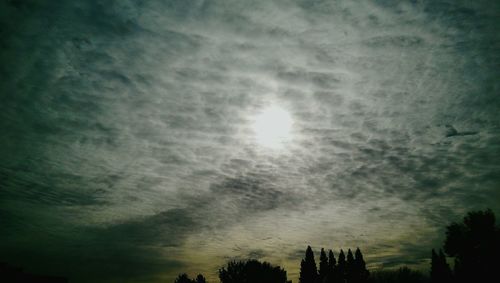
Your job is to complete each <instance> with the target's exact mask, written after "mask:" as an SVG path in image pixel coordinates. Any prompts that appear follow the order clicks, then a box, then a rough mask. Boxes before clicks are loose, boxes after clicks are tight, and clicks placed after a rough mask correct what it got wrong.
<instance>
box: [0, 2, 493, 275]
mask: <svg viewBox="0 0 500 283" xmlns="http://www.w3.org/2000/svg"><path fill="white" fill-rule="evenodd" d="M499 12H500V7H499V5H498V4H495V3H487V2H478V3H469V4H467V3H456V2H454V1H411V2H403V3H400V1H375V2H364V3H354V2H352V1H288V0H287V1H285V0H283V1H236V2H234V1H233V2H227V1H148V2H139V1H111V2H106V3H104V2H100V1H86V2H84V3H83V2H78V3H73V2H71V3H69V2H68V3H59V2H58V3H55V2H54V3H52V2H50V3H49V2H47V3H40V2H39V1H30V0H25V1H4V2H3V3H1V4H0V26H2V29H1V30H0V38H1V39H0V50H1V52H0V61H1V62H2V64H0V76H1V77H2V80H1V82H0V93H1V94H0V97H1V101H2V102H1V103H0V128H1V129H2V135H1V137H0V156H1V158H0V160H1V161H0V187H1V189H0V204H1V206H0V207H1V208H0V217H1V218H2V225H3V227H6V229H2V232H1V233H0V239H2V240H1V241H0V242H1V244H0V250H1V251H2V254H5V255H7V256H8V257H9V258H8V259H10V260H12V261H14V262H16V263H19V264H21V265H25V266H26V267H27V268H33V269H36V268H39V269H43V270H48V271H53V272H54V273H66V274H67V275H68V276H70V277H71V278H72V279H74V281H76V282H78V281H88V280H91V281H93V282H96V279H97V278H101V279H102V280H104V281H106V280H108V281H109V280H111V281H113V278H120V280H125V279H129V280H131V281H133V282H138V280H139V281H140V280H143V281H148V282H149V281H155V280H160V279H162V280H170V279H172V278H173V277H174V276H175V275H176V274H177V273H178V272H180V271H184V270H185V271H188V272H205V273H206V274H207V277H209V278H212V277H215V274H214V271H215V270H216V269H217V267H219V266H220V265H221V264H223V263H224V261H225V260H227V259H230V258H243V257H252V258H259V259H264V260H272V261H273V262H276V263H278V264H283V265H284V266H285V267H286V268H287V270H288V271H289V274H290V275H291V276H292V277H293V276H295V275H296V274H297V268H298V266H299V260H300V253H299V254H297V249H302V248H303V247H305V246H306V245H307V244H312V245H313V246H314V247H315V248H319V247H322V246H323V247H326V248H333V249H336V250H338V249H339V248H346V247H356V246H360V247H361V248H362V249H363V250H364V251H365V256H366V258H367V259H368V261H369V262H370V263H371V264H372V266H380V265H383V266H392V265H397V264H402V263H412V264H416V265H422V263H423V264H426V263H425V262H424V260H425V258H427V257H428V251H429V249H430V248H431V247H436V246H437V245H439V244H440V241H441V240H442V236H443V233H442V232H443V227H444V225H446V224H447V223H448V222H449V221H451V220H455V219H457V218H458V217H460V216H461V215H462V214H463V213H464V212H465V211H467V210H470V209H475V208H485V207H491V208H493V210H494V211H495V212H497V214H498V213H500V211H499V207H498V200H499V197H500V195H499V194H498V184H499V181H500V179H499V178H500V177H498V176H500V166H499V165H498V162H497V161H496V159H495V157H496V156H498V154H497V153H498V152H499V145H500V130H499V129H500V127H499V121H500V120H499V119H498V118H499V116H498V109H499V106H500V99H499V98H498V95H497V93H496V90H497V89H498V83H497V80H498V79H497V78H498V77H499V76H498V75H499V73H498V62H499V57H498V55H497V54H498V52H497V50H498V45H499V39H500V38H499V35H498V28H499V26H498V20H497V17H498V15H499ZM272 105H278V106H279V107H281V108H283V109H286V111H289V113H290V116H291V117H292V119H293V125H292V129H291V138H290V140H289V141H287V144H286V145H285V146H284V147H283V148H280V149H279V150H273V149H267V148H264V147H262V146H260V145H259V144H258V143H256V140H255V134H254V132H253V130H252V119H255V115H256V114H257V113H259V111H260V110H261V109H263V108H265V107H267V106H272ZM447 125H448V126H447ZM450 127H452V128H453V129H455V132H454V133H455V134H450ZM472 132H473V133H474V134H473V135H472V134H471V135H461V134H458V133H472ZM35 235H36V236H35ZM28 255H29V256H28ZM1 260H4V259H1ZM83 262H89V263H86V264H85V268H84V267H82V264H83ZM65 266H66V267H65ZM132 270H135V271H134V272H132Z"/></svg>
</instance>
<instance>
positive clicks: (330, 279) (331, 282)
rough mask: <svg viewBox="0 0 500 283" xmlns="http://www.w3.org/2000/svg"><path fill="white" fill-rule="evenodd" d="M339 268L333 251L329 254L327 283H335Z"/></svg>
mask: <svg viewBox="0 0 500 283" xmlns="http://www.w3.org/2000/svg"><path fill="white" fill-rule="evenodd" d="M336 268H337V261H336V260H335V256H334V255H333V251H332V250H330V251H329V252H328V275H327V278H326V282H327V283H335V282H336V281H335V269H336Z"/></svg>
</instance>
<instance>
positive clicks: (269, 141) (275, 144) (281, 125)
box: [253, 106, 293, 148]
mask: <svg viewBox="0 0 500 283" xmlns="http://www.w3.org/2000/svg"><path fill="white" fill-rule="evenodd" d="M292 122H293V121H292V117H291V116H290V114H289V113H288V112H287V111H286V110H284V109H283V108H281V107H277V106H272V107H269V108H266V109H264V110H263V111H262V112H261V113H260V114H258V115H257V117H256V119H255V122H254V124H253V130H254V132H255V137H256V140H257V143H259V144H260V145H262V146H265V147H269V148H279V147H281V146H282V145H283V143H284V142H286V141H287V140H289V139H290V137H291V136H290V130H291V128H292Z"/></svg>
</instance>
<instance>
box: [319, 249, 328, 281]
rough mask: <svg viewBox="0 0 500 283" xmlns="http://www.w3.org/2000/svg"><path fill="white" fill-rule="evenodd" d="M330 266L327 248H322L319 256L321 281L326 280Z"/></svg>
mask: <svg viewBox="0 0 500 283" xmlns="http://www.w3.org/2000/svg"><path fill="white" fill-rule="evenodd" d="M328 268H329V267H328V257H327V256H326V252H325V249H323V248H321V253H320V256H319V282H321V283H324V282H326V278H327V277H328V273H329V271H328Z"/></svg>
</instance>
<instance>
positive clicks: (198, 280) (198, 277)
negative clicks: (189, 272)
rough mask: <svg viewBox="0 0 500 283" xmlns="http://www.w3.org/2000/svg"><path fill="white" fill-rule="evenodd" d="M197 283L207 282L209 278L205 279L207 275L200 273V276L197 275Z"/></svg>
mask: <svg viewBox="0 0 500 283" xmlns="http://www.w3.org/2000/svg"><path fill="white" fill-rule="evenodd" d="M195 282H196V283H207V280H206V279H205V277H204V276H203V275H201V274H198V276H196V281H195Z"/></svg>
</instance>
